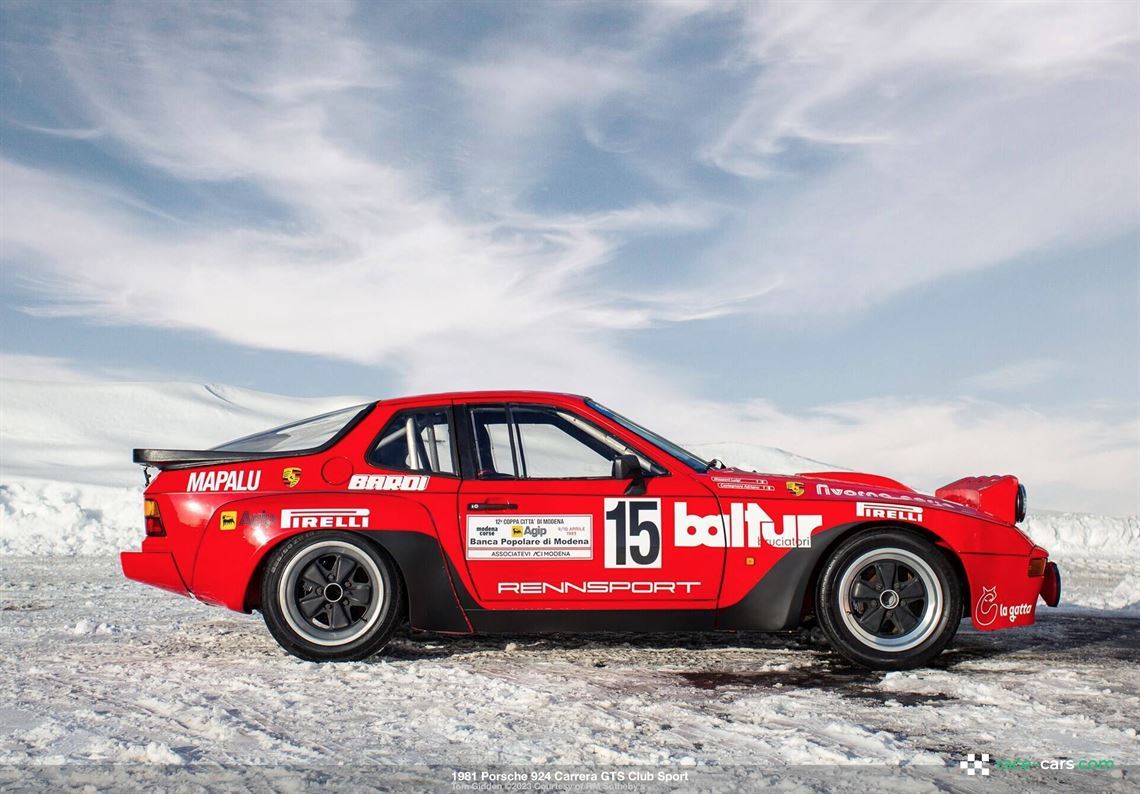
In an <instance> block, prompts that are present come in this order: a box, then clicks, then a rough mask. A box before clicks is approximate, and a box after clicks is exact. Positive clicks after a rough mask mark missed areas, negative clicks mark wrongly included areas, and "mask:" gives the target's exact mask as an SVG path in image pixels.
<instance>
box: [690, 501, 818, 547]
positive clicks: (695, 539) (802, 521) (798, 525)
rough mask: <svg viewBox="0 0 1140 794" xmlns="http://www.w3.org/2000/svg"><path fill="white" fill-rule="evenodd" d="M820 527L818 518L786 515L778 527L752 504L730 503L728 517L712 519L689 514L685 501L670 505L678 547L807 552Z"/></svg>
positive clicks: (712, 517)
mask: <svg viewBox="0 0 1140 794" xmlns="http://www.w3.org/2000/svg"><path fill="white" fill-rule="evenodd" d="M821 526H823V516H821V515H804V516H799V515H786V516H784V517H783V520H782V521H781V522H780V526H779V528H777V526H776V522H775V520H774V519H773V518H772V517H771V516H770V515H768V514H767V513H766V512H765V511H764V508H762V507H761V506H760V505H758V504H756V503H755V502H748V503H747V504H746V503H744V502H733V503H731V504H729V506H728V513H727V514H719V515H716V514H714V515H711V516H694V515H689V505H688V503H687V502H677V503H676V504H675V505H674V506H673V543H674V545H676V546H677V547H678V548H682V547H686V546H688V547H690V548H692V547H696V546H714V547H717V548H723V547H724V546H729V547H731V548H759V547H761V546H772V547H773V548H778V549H808V548H811V534H812V532H814V531H815V530H817V529H819V528H820V527H821ZM726 538H727V542H726Z"/></svg>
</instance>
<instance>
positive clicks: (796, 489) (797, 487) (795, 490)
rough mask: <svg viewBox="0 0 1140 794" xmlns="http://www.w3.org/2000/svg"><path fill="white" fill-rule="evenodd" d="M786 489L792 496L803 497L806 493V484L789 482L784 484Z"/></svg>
mask: <svg viewBox="0 0 1140 794" xmlns="http://www.w3.org/2000/svg"><path fill="white" fill-rule="evenodd" d="M784 487H786V488H787V489H788V493H790V494H791V495H792V496H803V495H804V493H805V491H804V484H803V483H802V482H796V481H795V480H788V481H787V482H786V483H784Z"/></svg>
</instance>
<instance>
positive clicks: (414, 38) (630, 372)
mask: <svg viewBox="0 0 1140 794" xmlns="http://www.w3.org/2000/svg"><path fill="white" fill-rule="evenodd" d="M0 9H2V14H3V20H2V25H0V31H2V32H0V96H2V97H3V112H2V115H0V180H2V182H0V202H2V204H0V207H2V216H0V246H2V247H0V261H2V263H3V279H2V283H0V330H2V333H3V342H2V343H0V366H2V368H3V375H4V376H5V377H27V378H76V377H86V378H115V379H147V380H168V379H177V380H191V381H204V382H225V383H232V384H237V385H243V386H248V387H251V388H257V389H263V390H268V391H276V392H281V393H286V394H298V395H316V394H330V393H346V394H363V395H376V396H384V395H389V394H394V393H408V392H416V391H423V390H436V389H447V388H470V387H498V386H510V387H516V386H517V387H534V388H556V389H566V390H572V391H578V392H587V393H591V394H594V395H596V396H598V397H599V398H602V399H603V400H606V401H608V402H610V403H612V404H614V405H615V406H616V407H619V408H622V409H624V410H625V412H627V413H630V414H632V415H635V416H638V417H641V418H643V419H644V420H645V421H652V422H654V423H656V424H657V425H659V426H660V427H661V428H662V429H663V430H667V431H669V432H670V433H671V434H673V435H676V436H678V437H681V438H686V439H690V440H692V441H720V440H726V439H736V440H741V441H745V442H750V443H763V444H772V445H776V446H781V447H785V448H788V449H792V450H795V451H796V452H799V453H801V454H804V455H808V456H811V457H815V458H818V459H822V460H828V461H832V462H835V463H839V464H843V465H847V466H851V467H857V468H867V469H871V470H877V471H883V472H894V473H896V474H899V475H901V476H903V477H904V478H907V479H910V480H912V481H913V482H914V483H915V484H916V485H921V486H924V487H930V486H932V485H936V484H938V483H939V482H942V481H945V480H947V479H951V478H953V477H956V476H959V475H961V474H965V473H985V472H990V471H996V470H1001V471H1014V472H1015V473H1019V474H1021V475H1022V476H1023V477H1025V478H1026V479H1027V481H1028V482H1029V483H1030V485H1031V487H1033V486H1035V487H1036V489H1037V490H1035V491H1034V492H1035V493H1039V494H1041V496H1042V498H1041V499H1039V500H1038V504H1039V505H1040V506H1046V507H1055V508H1064V509H1085V510H1100V511H1104V512H1136V511H1137V510H1138V509H1140V451H1138V448H1140V443H1138V435H1140V418H1138V405H1140V364H1138V361H1140V280H1138V279H1140V275H1138V274H1140V229H1138V226H1140V206H1138V192H1137V185H1138V184H1140V151H1138V146H1140V144H1138V141H1140V125H1138V119H1140V100H1138V97H1140V91H1138V90H1137V89H1138V88H1140V86H1138V85H1137V83H1138V80H1137V73H1138V68H1137V67H1138V65H1140V59H1138V41H1140V29H1138V20H1137V15H1136V12H1135V6H1134V5H1133V4H1131V3H1126V2H1121V3H1100V4H1098V3H1080V4H1046V3H1036V4H1022V3H1019V4H1007V5H1003V4H997V3H994V4H979V5H969V6H966V5H962V4H923V5H909V4H890V3H888V4H871V3H836V4H827V3H811V4H806V3H805V4H772V5H768V4H760V3H750V4H731V3H705V2H684V3H682V2H675V3H660V4H653V3H643V4H623V5H619V4H602V3H593V4H588V3H573V4H569V3H564V4H538V3H527V4H511V3H505V2H501V3H485V4H479V3H462V4H461V3H437V4H389V3H383V4H382V3H367V4H361V5H360V6H355V5H353V4H350V3H343V4H342V3H333V2H323V3H312V4H302V3H291V4H245V5H233V4H218V5H211V4H208V3H187V4H173V3H169V4H161V5H158V4H143V3H126V4H117V3H82V4H79V3H76V4H69V3H63V2H60V3H53V4H44V3H30V2H29V3H24V2H13V1H12V0H7V1H6V2H3V3H0Z"/></svg>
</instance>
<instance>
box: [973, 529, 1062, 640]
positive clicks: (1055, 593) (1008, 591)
mask: <svg viewBox="0 0 1140 794" xmlns="http://www.w3.org/2000/svg"><path fill="white" fill-rule="evenodd" d="M1047 555H1048V553H1047V552H1046V551H1045V550H1044V549H1042V548H1040V547H1037V546H1034V547H1033V548H1032V549H1031V551H1030V553H1029V554H1028V555H1021V554H963V555H961V560H962V564H963V566H964V567H965V569H966V578H967V580H968V581H969V585H970V604H969V610H970V617H971V618H972V620H973V624H974V627H975V628H977V629H979V630H981V631H996V630H998V629H1010V628H1015V627H1018V626H1030V625H1032V624H1033V623H1034V621H1035V620H1036V616H1037V600H1038V598H1040V599H1042V600H1044V601H1045V603H1046V604H1048V605H1049V606H1051V607H1055V606H1057V604H1058V603H1060V600H1061V572H1060V570H1059V569H1058V568H1057V564H1056V563H1055V562H1049V561H1048V556H1047ZM1034 561H1036V563H1037V565H1041V564H1042V563H1043V564H1044V567H1043V568H1041V567H1036V569H1035V570H1031V565H1032V564H1033V563H1034Z"/></svg>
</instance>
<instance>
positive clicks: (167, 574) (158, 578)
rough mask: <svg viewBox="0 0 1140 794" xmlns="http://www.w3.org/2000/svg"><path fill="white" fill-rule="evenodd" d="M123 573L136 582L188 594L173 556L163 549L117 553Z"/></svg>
mask: <svg viewBox="0 0 1140 794" xmlns="http://www.w3.org/2000/svg"><path fill="white" fill-rule="evenodd" d="M119 563H120V564H121V565H122V566H123V575H125V576H126V577H127V578H128V579H133V580H134V581H136V582H142V583H143V584H149V585H151V586H152V587H160V588H162V589H163V590H169V591H170V592H172V593H178V594H179V595H189V594H190V592H189V588H188V587H186V582H184V581H183V580H182V574H180V573H179V572H178V566H177V565H175V564H174V556H173V555H171V554H169V553H168V552H165V551H124V552H122V553H121V554H120V555H119Z"/></svg>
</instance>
